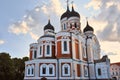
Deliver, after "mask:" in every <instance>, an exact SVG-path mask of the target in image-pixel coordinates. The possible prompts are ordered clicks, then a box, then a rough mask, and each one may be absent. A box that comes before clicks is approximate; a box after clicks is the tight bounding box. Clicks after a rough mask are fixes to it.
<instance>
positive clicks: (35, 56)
mask: <svg viewBox="0 0 120 80" xmlns="http://www.w3.org/2000/svg"><path fill="white" fill-rule="evenodd" d="M34 58H37V51H36V50H35V51H34Z"/></svg>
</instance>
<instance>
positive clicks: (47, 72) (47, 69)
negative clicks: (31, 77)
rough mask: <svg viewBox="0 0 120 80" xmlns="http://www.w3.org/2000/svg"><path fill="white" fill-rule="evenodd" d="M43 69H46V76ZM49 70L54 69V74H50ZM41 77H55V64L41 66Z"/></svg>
mask: <svg viewBox="0 0 120 80" xmlns="http://www.w3.org/2000/svg"><path fill="white" fill-rule="evenodd" d="M43 68H46V72H45V73H46V74H43V72H42V71H43ZM49 68H52V70H53V72H52V73H53V74H49ZM40 76H55V66H54V65H53V64H49V65H47V64H42V65H41V66H40Z"/></svg>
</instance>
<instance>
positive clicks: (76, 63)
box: [24, 5, 111, 80]
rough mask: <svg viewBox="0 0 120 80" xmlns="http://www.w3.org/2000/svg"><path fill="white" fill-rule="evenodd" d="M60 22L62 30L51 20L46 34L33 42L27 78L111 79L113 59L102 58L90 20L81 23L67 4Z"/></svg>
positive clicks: (27, 64)
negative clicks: (56, 28)
mask: <svg viewBox="0 0 120 80" xmlns="http://www.w3.org/2000/svg"><path fill="white" fill-rule="evenodd" d="M60 23H61V27H60V28H61V30H60V31H59V32H57V33H56V32H55V30H54V26H53V25H52V22H50V20H48V23H47V25H45V26H44V29H43V30H44V34H43V36H40V37H39V39H38V40H37V43H32V44H30V50H29V51H30V52H29V61H26V62H25V77H24V80H63V79H64V80H108V79H110V78H111V76H110V60H109V59H108V57H107V56H103V57H102V58H100V45H99V41H98V39H97V37H96V35H95V34H94V29H93V27H91V26H90V24H89V22H88V21H87V22H86V26H85V27H84V26H81V23H80V14H79V13H78V12H76V11H75V9H74V7H73V6H72V8H71V9H69V6H68V5H67V10H66V12H64V13H63V14H62V15H61V18H60ZM93 23H94V22H93ZM91 24H92V23H91ZM81 27H84V29H83V30H81Z"/></svg>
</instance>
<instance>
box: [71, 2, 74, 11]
mask: <svg viewBox="0 0 120 80" xmlns="http://www.w3.org/2000/svg"><path fill="white" fill-rule="evenodd" d="M73 3H74V1H72V2H71V4H72V10H73V11H74V7H73Z"/></svg>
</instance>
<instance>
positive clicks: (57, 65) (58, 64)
mask: <svg viewBox="0 0 120 80" xmlns="http://www.w3.org/2000/svg"><path fill="white" fill-rule="evenodd" d="M57 67H58V68H57V72H58V80H59V59H58V58H57Z"/></svg>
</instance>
